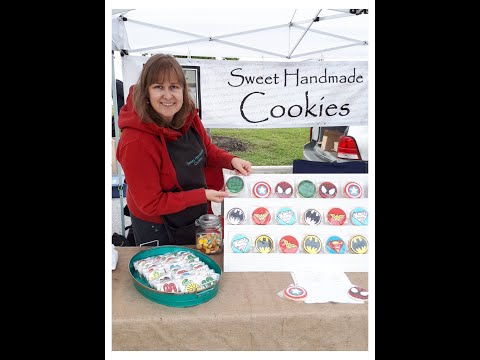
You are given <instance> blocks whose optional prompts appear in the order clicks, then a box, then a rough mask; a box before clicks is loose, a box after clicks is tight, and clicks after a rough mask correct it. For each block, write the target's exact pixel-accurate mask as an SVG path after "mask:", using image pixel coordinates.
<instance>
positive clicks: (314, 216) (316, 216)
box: [303, 209, 322, 225]
mask: <svg viewBox="0 0 480 360" xmlns="http://www.w3.org/2000/svg"><path fill="white" fill-rule="evenodd" d="M303 222H304V223H305V224H308V225H318V224H320V223H321V222H322V215H321V214H320V212H319V211H318V210H316V209H308V210H307V211H305V212H304V213H303Z"/></svg>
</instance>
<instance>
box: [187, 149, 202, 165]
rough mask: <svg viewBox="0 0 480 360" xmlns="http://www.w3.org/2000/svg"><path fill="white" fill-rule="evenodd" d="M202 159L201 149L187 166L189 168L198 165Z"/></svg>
mask: <svg viewBox="0 0 480 360" xmlns="http://www.w3.org/2000/svg"><path fill="white" fill-rule="evenodd" d="M202 159H203V149H202V150H201V151H200V152H199V153H198V155H197V156H195V157H194V158H193V159H192V160H190V161H187V166H190V165H192V164H193V165H198V163H199V162H200V161H202Z"/></svg>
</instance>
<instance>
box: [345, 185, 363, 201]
mask: <svg viewBox="0 0 480 360" xmlns="http://www.w3.org/2000/svg"><path fill="white" fill-rule="evenodd" d="M343 194H344V195H345V197H347V198H354V199H358V198H361V197H362V195H363V189H362V186H361V185H360V184H358V183H356V182H353V181H351V182H349V183H347V184H346V185H345V187H344V188H343Z"/></svg>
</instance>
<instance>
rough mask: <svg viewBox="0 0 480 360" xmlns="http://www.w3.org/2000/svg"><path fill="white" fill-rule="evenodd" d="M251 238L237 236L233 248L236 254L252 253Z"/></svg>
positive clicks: (233, 241)
mask: <svg viewBox="0 0 480 360" xmlns="http://www.w3.org/2000/svg"><path fill="white" fill-rule="evenodd" d="M250 245H251V242H250V238H249V237H247V236H246V235H243V234H235V236H234V237H233V238H232V242H231V246H232V250H233V252H235V253H248V252H249V251H250Z"/></svg>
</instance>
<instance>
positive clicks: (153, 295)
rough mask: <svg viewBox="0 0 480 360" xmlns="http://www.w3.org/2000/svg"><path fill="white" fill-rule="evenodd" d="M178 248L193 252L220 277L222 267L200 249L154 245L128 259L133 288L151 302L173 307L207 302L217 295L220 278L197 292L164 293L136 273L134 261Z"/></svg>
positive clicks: (178, 249)
mask: <svg viewBox="0 0 480 360" xmlns="http://www.w3.org/2000/svg"><path fill="white" fill-rule="evenodd" d="M180 250H183V251H188V252H191V253H193V254H194V255H195V256H197V257H198V258H199V259H200V260H201V261H203V262H204V263H205V264H207V265H208V267H209V268H210V269H213V270H214V271H215V272H216V273H217V274H220V279H221V276H222V269H220V266H218V264H217V263H216V262H215V261H213V260H212V259H211V258H210V257H208V256H207V255H205V254H203V253H201V252H200V251H197V250H194V249H190V248H187V247H183V246H172V245H163V246H158V247H154V248H151V249H148V250H142V251H140V252H138V253H136V254H135V255H133V257H132V258H131V259H130V263H129V264H128V267H129V270H130V275H131V276H132V278H133V284H134V285H135V288H136V289H137V290H138V292H139V293H140V294H142V295H143V296H145V297H146V298H147V299H149V300H151V301H153V302H156V303H158V304H162V305H166V306H173V307H188V306H195V305H200V304H203V303H204V302H207V301H208V300H210V299H213V298H214V297H215V295H217V292H218V288H219V286H220V284H219V282H220V279H219V281H217V283H216V284H215V285H214V286H213V287H211V288H208V289H205V290H202V291H199V292H193V293H188V294H184V293H183V294H178V293H164V292H161V291H158V290H155V289H152V288H151V287H150V286H149V285H148V281H147V279H145V278H143V277H142V276H141V275H140V274H139V273H138V271H137V270H135V268H134V267H133V263H134V262H135V261H138V260H142V259H145V258H147V257H150V256H156V255H163V254H166V253H170V252H176V251H180Z"/></svg>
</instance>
